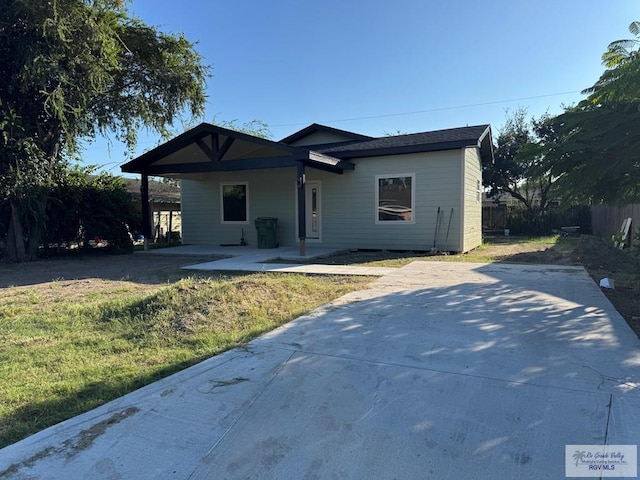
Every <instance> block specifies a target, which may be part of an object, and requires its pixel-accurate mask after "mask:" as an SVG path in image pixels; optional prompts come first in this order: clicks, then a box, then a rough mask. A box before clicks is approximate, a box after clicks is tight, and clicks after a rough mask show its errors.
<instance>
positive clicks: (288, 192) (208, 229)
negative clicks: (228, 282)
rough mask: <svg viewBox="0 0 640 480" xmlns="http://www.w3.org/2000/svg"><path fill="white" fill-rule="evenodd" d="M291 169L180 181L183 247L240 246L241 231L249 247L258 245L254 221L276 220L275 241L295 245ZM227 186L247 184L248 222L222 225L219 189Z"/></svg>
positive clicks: (234, 173) (201, 176)
mask: <svg viewBox="0 0 640 480" xmlns="http://www.w3.org/2000/svg"><path fill="white" fill-rule="evenodd" d="M295 181H296V170H295V169H294V168H277V169H270V170H252V171H244V172H228V173H222V174H220V173H217V174H202V175H199V176H195V177H193V178H190V179H183V180H182V188H181V191H182V217H183V222H182V236H183V242H184V243H186V244H196V245H197V244H200V245H218V244H221V243H239V242H240V238H241V236H242V230H243V229H244V234H245V239H246V240H247V241H248V243H249V245H252V246H256V245H257V234H256V229H255V225H254V220H255V219H256V218H258V217H276V218H278V241H279V242H280V244H281V245H286V244H294V243H295V238H296V237H295V235H296V234H295ZM226 182H239V183H243V182H247V183H248V189H247V191H248V197H249V221H248V222H247V223H245V224H236V223H234V224H223V223H222V213H221V212H222V210H221V195H220V186H221V184H222V183H226Z"/></svg>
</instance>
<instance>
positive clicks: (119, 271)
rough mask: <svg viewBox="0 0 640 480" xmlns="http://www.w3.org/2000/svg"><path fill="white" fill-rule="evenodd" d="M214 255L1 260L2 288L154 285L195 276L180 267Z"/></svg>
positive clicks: (94, 255)
mask: <svg viewBox="0 0 640 480" xmlns="http://www.w3.org/2000/svg"><path fill="white" fill-rule="evenodd" d="M216 258H221V257H214V256H187V255H163V254H160V253H142V252H139V253H132V254H126V255H108V254H104V253H91V254H83V255H73V256H66V257H56V258H51V259H43V260H37V261H34V262H29V263H0V273H1V275H0V288H6V287H24V286H33V287H36V288H38V289H42V288H44V287H46V286H47V285H48V284H52V283H55V284H56V285H57V286H61V287H64V288H67V289H68V290H69V293H70V294H72V293H73V292H74V291H75V292H78V291H81V292H84V293H87V292H90V291H92V290H100V289H102V288H104V286H105V285H108V284H110V283H114V282H115V283H117V284H118V285H120V286H122V282H125V283H131V284H135V285H138V286H143V287H144V286H146V285H148V286H152V285H159V284H163V283H168V282H174V281H176V280H179V279H181V278H185V277H189V276H193V275H194V272H193V271H189V270H181V268H180V267H183V266H186V265H192V264H195V263H202V262H210V261H213V260H216Z"/></svg>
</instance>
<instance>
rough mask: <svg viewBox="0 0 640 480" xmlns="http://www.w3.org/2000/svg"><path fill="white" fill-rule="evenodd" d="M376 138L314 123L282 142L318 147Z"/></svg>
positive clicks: (281, 141)
mask: <svg viewBox="0 0 640 480" xmlns="http://www.w3.org/2000/svg"><path fill="white" fill-rule="evenodd" d="M373 138H374V137H369V136H367V135H361V134H359V133H354V132H348V131H346V130H340V129H337V128H333V127H328V126H326V125H320V124H319V123H314V124H311V125H309V126H308V127H305V128H303V129H302V130H299V131H297V132H295V133H293V134H291V135H289V136H288V137H286V138H283V139H282V140H280V143H284V144H287V145H292V146H317V145H326V144H339V143H344V142H354V141H364V140H371V139H373Z"/></svg>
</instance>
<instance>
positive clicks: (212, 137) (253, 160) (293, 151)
mask: <svg viewBox="0 0 640 480" xmlns="http://www.w3.org/2000/svg"><path fill="white" fill-rule="evenodd" d="M308 168H312V169H316V170H320V171H324V172H329V173H331V174H336V175H341V174H342V173H343V172H344V171H346V170H353V169H354V164H353V163H351V162H348V161H343V160H340V159H338V158H335V157H331V156H329V155H324V154H321V153H318V152H314V151H312V150H309V149H306V148H303V147H293V146H290V145H286V144H284V143H279V142H273V141H271V140H266V139H263V138H258V137H254V136H252V135H247V134H245V133H241V132H236V131H233V130H228V129H225V128H222V127H218V126H215V125H210V124H207V123H203V124H201V125H199V126H197V127H195V128H193V129H191V130H189V131H188V132H185V133H183V134H182V135H179V136H178V137H176V138H174V139H173V140H170V141H169V142H167V143H165V144H163V145H161V146H159V147H157V148H155V149H153V150H151V151H149V152H147V153H145V154H143V155H141V156H140V157H138V158H136V159H134V160H132V161H130V162H128V163H127V164H125V165H123V166H122V171H123V172H126V173H138V174H140V175H141V177H142V181H141V188H140V190H141V197H142V217H143V218H142V223H143V229H144V232H143V233H144V235H145V238H149V237H150V234H151V229H152V227H151V214H150V209H149V192H148V189H149V187H148V185H149V177H150V176H160V177H168V178H176V179H183V180H197V179H202V178H204V177H206V178H209V179H211V178H215V177H217V176H219V177H220V178H222V177H223V176H224V175H225V174H228V173H230V172H247V174H250V172H252V171H253V172H255V171H262V170H266V169H281V170H282V171H283V172H285V173H284V174H285V175H291V184H292V185H293V184H294V182H295V186H296V189H297V194H296V199H295V201H296V205H295V207H296V208H295V211H296V217H297V218H296V230H297V239H298V249H299V252H298V253H299V256H301V257H305V256H306V248H307V245H306V240H307V237H308V228H307V226H308V225H307V224H308V223H309V222H313V219H314V217H313V208H317V205H316V204H315V202H314V197H313V196H312V195H309V194H308V192H307V180H306V172H307V169H308ZM242 185H243V183H242V182H236V183H229V190H230V191H232V190H233V188H232V187H239V188H236V190H239V193H238V194H237V196H238V197H239V198H240V202H242V201H244V202H245V204H244V210H242V208H239V209H238V208H235V207H233V205H231V204H232V203H233V202H229V203H230V205H229V206H227V205H224V198H223V200H222V203H223V205H221V208H220V212H221V213H220V221H219V223H221V224H224V225H226V226H229V225H236V226H238V229H239V230H240V229H241V228H253V226H252V223H253V221H254V220H255V218H254V217H253V216H251V213H250V211H249V206H248V205H249V204H248V202H249V199H248V197H249V192H248V191H247V187H246V186H245V187H244V191H243V190H242ZM224 187H225V185H222V186H221V188H224ZM232 194H233V192H232ZM227 207H229V208H227ZM234 208H235V210H234ZM310 210H311V211H310ZM183 217H185V215H184V212H183ZM211 221H212V222H215V221H216V220H214V219H211ZM242 226H244V227H242ZM243 238H244V235H243ZM240 240H241V239H240V238H239V239H238V241H240ZM210 243H216V242H215V241H212V242H210Z"/></svg>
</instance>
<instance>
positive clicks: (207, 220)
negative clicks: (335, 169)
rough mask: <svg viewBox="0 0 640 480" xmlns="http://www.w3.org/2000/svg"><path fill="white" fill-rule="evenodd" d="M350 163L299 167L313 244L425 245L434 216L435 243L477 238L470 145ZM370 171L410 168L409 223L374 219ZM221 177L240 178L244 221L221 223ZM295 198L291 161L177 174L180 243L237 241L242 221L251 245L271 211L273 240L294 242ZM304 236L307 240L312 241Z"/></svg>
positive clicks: (463, 245) (451, 244)
mask: <svg viewBox="0 0 640 480" xmlns="http://www.w3.org/2000/svg"><path fill="white" fill-rule="evenodd" d="M353 162H354V163H355V164H356V167H355V170H353V171H345V172H344V173H343V174H342V175H337V174H332V173H328V172H324V171H320V170H315V169H313V168H307V169H306V179H307V181H319V182H320V192H321V205H320V206H321V223H320V224H321V239H320V242H319V244H321V245H322V246H323V247H330V248H372V249H374V248H375V249H399V250H400V249H401V250H431V249H432V248H433V246H434V234H435V230H436V222H437V221H438V220H439V233H438V237H437V239H435V245H436V248H437V249H438V250H443V251H465V250H468V249H470V248H474V247H475V246H477V244H479V239H480V228H481V223H480V215H481V205H480V204H478V205H477V206H476V205H475V203H474V199H475V193H476V184H475V179H476V178H478V175H479V170H478V168H479V157H478V153H477V149H463V150H450V151H441V152H429V153H416V154H406V155H395V156H385V157H371V158H362V159H357V160H354V161H353ZM465 172H466V176H465ZM378 175H389V176H396V175H414V178H415V182H414V185H413V188H414V189H415V196H414V198H415V204H414V205H413V214H414V219H415V221H414V223H404V222H386V223H376V216H377V205H376V188H377V182H376V176H378ZM223 182H247V183H248V192H249V193H248V195H249V222H248V223H246V224H244V225H237V224H233V225H227V224H222V223H221V206H220V202H221V198H220V184H221V183H223ZM463 184H464V185H465V186H466V187H467V189H470V190H468V191H469V195H466V194H465V195H464V196H463V195H462V192H461V188H462V185H463ZM296 204H297V202H296V171H295V169H293V168H280V169H271V170H252V171H244V172H229V173H224V174H220V173H216V174H202V175H199V176H193V177H192V178H189V179H183V181H182V209H183V215H182V216H183V223H182V231H183V239H184V242H185V243H188V244H214V245H217V244H220V243H238V242H239V241H240V237H241V229H243V228H244V232H245V238H246V239H247V240H248V242H249V244H250V245H252V246H255V245H256V244H257V238H256V231H255V227H254V224H253V221H254V220H255V219H256V218H257V217H262V216H269V217H277V218H278V241H279V243H280V245H295V244H296V242H297V210H296ZM463 206H464V214H465V216H463ZM438 208H440V212H441V214H440V217H439V218H438V216H437V212H438ZM463 219H464V228H465V229H466V228H470V229H471V232H463V229H462V227H463ZM476 222H477V225H476ZM308 243H309V244H310V245H311V244H313V241H311V240H309V241H308Z"/></svg>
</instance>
